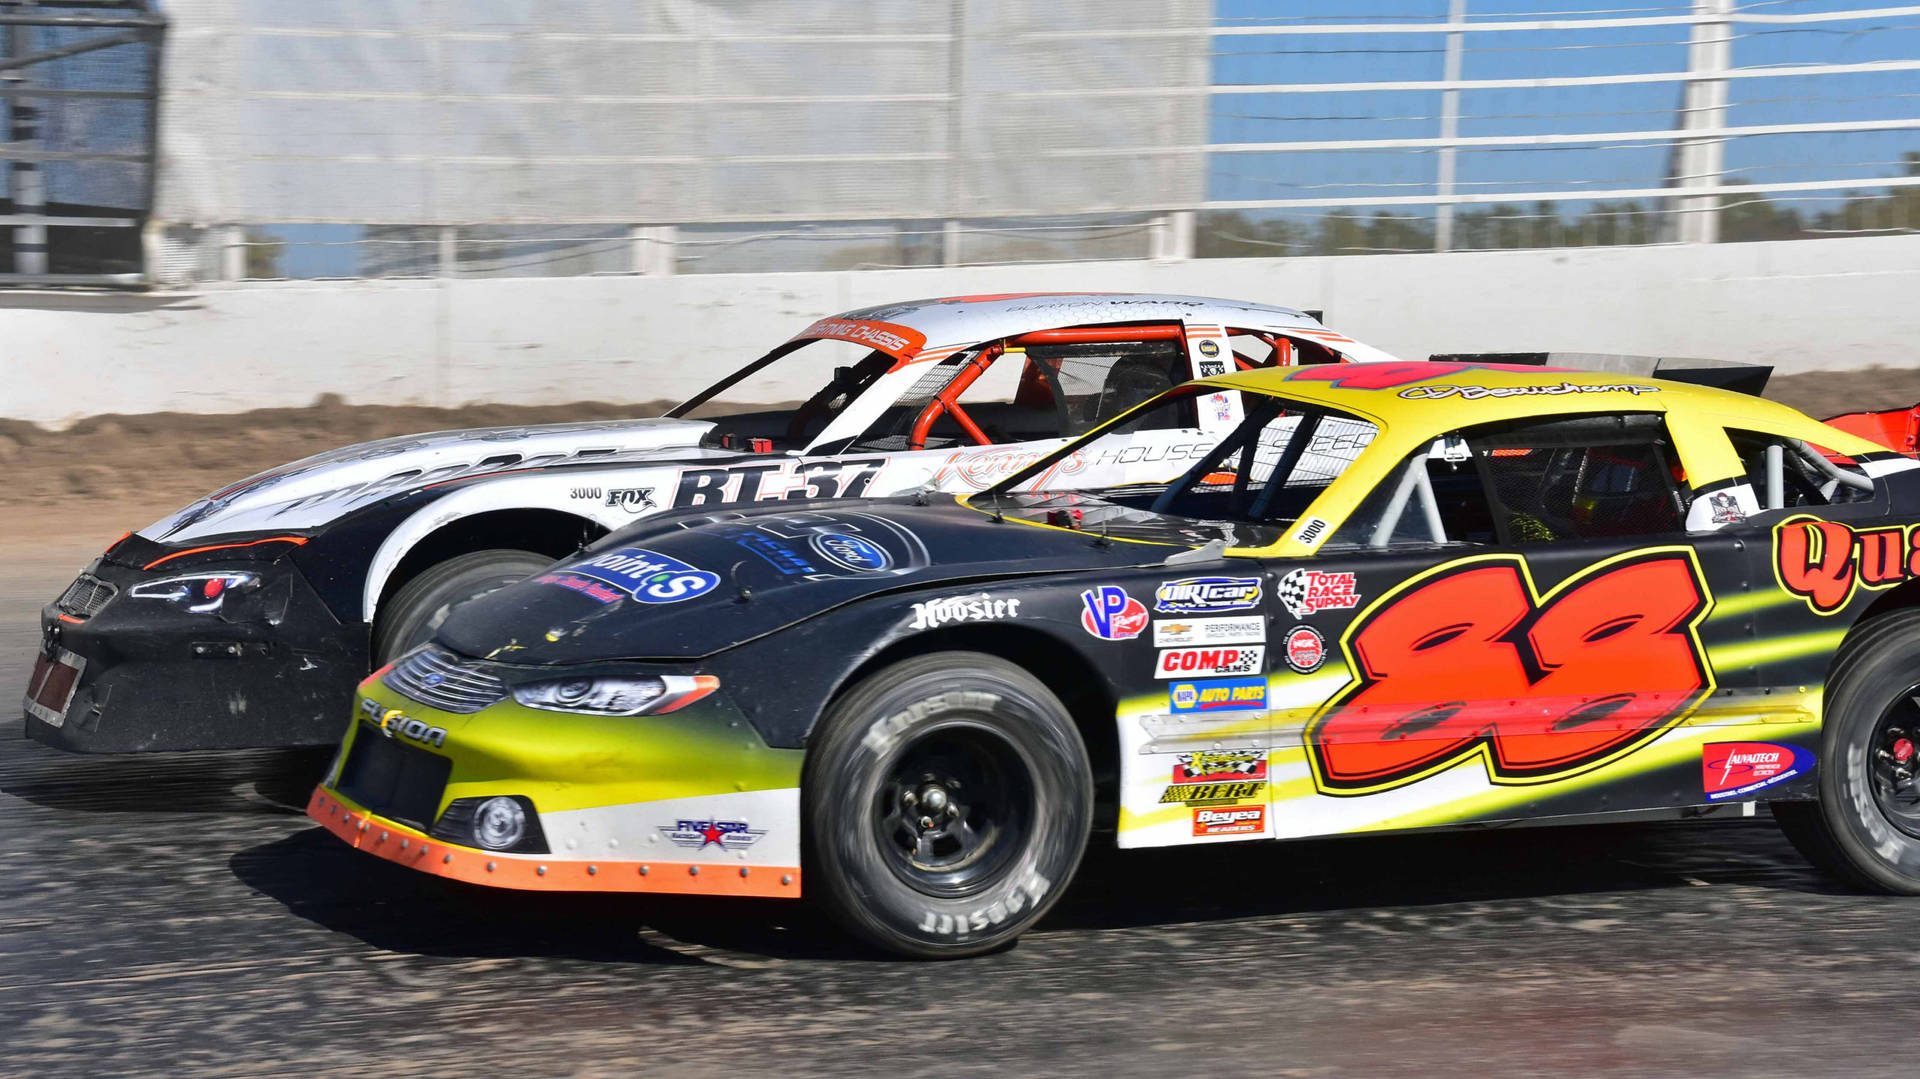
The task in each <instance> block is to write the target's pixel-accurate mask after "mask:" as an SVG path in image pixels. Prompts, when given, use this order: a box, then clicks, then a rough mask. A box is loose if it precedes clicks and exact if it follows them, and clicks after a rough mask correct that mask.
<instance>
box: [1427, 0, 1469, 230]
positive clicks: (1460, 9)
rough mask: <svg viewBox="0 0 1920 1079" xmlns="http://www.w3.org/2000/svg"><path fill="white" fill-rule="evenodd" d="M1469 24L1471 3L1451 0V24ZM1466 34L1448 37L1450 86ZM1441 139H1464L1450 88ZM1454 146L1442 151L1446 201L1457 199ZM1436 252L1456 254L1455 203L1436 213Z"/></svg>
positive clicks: (1443, 98) (1438, 188)
mask: <svg viewBox="0 0 1920 1079" xmlns="http://www.w3.org/2000/svg"><path fill="white" fill-rule="evenodd" d="M1466 21H1467V0H1450V2H1449V3H1448V5H1447V22H1448V23H1450V24H1452V25H1455V26H1457V25H1459V24H1460V23H1463V22H1466ZM1465 37H1466V35H1465V34H1462V33H1461V32H1460V31H1458V30H1455V31H1453V32H1452V33H1449V34H1448V35H1447V60H1446V71H1445V72H1444V73H1443V74H1442V76H1441V77H1442V78H1444V79H1445V80H1446V81H1447V82H1449V83H1457V82H1459V81H1460V67H1461V60H1462V54H1463V53H1464V52H1465V51H1466V41H1465ZM1440 137H1441V138H1442V139H1457V138H1459V137H1460V91H1459V90H1458V89H1456V88H1453V87H1448V88H1447V89H1445V90H1442V91H1441V92H1440ZM1455 153H1456V151H1455V150H1454V148H1453V147H1452V146H1442V147H1440V175H1439V177H1438V180H1439V182H1438V183H1437V184H1436V185H1435V190H1434V194H1436V195H1439V196H1440V197H1441V198H1443V199H1451V198H1452V197H1453V176H1454V155H1455ZM1433 249H1434V250H1435V251H1451V250H1453V203H1451V202H1442V203H1441V204H1440V205H1438V206H1436V207H1435V208H1434V211H1433Z"/></svg>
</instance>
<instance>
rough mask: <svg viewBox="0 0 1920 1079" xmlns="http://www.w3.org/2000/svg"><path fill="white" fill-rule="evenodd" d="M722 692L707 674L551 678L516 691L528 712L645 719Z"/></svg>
mask: <svg viewBox="0 0 1920 1079" xmlns="http://www.w3.org/2000/svg"><path fill="white" fill-rule="evenodd" d="M719 688H720V680H719V679H718V678H715V677H713V676H712V675H707V674H696V675H678V674H668V675H638V676H619V677H613V676H609V677H581V678H552V679H547V680H546V681H541V682H529V683H526V684H523V685H518V686H515V687H513V699H514V700H516V701H518V702H520V703H521V704H524V705H526V706H527V707H529V708H539V709H543V710H545V711H549V712H573V713H576V714H579V715H589V716H643V715H664V714H666V713H668V712H676V711H679V710H680V709H682V708H685V707H686V706H687V705H690V704H692V703H694V702H695V701H698V700H701V699H703V698H705V697H707V696H708V695H709V694H711V693H713V692H714V691H715V690H717V689H719Z"/></svg>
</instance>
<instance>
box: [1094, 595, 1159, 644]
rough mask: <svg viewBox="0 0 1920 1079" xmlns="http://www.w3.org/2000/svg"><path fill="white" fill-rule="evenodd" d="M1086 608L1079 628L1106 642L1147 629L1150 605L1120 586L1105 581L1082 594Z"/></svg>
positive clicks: (1137, 634) (1130, 637) (1128, 637)
mask: <svg viewBox="0 0 1920 1079" xmlns="http://www.w3.org/2000/svg"><path fill="white" fill-rule="evenodd" d="M1080 602H1081V604H1082V605H1083V606H1084V607H1085V609H1084V610H1082V611H1081V612H1080V628H1082V629H1084V630H1086V631H1087V632H1088V633H1091V634H1093V635H1094V636H1095V637H1098V638H1100V639H1101V640H1104V641H1125V640H1131V639H1132V638H1134V637H1138V636H1140V631H1141V630H1143V629H1146V628H1147V608H1146V605H1145V604H1142V603H1141V602H1140V601H1139V600H1137V599H1134V598H1133V597H1132V596H1129V595H1127V590H1126V589H1124V588H1121V587H1120V586H1119V585H1114V584H1103V585H1100V586H1098V587H1096V588H1089V589H1087V590H1086V591H1085V592H1082V593H1080Z"/></svg>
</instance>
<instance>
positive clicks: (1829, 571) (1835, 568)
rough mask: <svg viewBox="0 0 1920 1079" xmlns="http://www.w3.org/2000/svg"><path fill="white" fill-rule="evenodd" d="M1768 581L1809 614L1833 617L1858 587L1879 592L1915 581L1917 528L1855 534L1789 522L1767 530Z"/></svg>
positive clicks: (1831, 525) (1918, 573) (1919, 566)
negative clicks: (1770, 575) (1769, 535)
mask: <svg viewBox="0 0 1920 1079" xmlns="http://www.w3.org/2000/svg"><path fill="white" fill-rule="evenodd" d="M1773 569H1774V578H1775V580H1777V581H1778V582H1779V584H1780V587H1781V588H1783V589H1785V590H1786V591H1788V592H1791V593H1793V594H1794V595H1796V596H1799V597H1800V598H1801V599H1804V600H1806V601H1807V608H1808V609H1809V610H1811V611H1812V612H1813V613H1814V614H1822V615H1825V614H1834V613H1835V612H1838V611H1841V610H1843V609H1845V608H1846V606H1847V605H1848V604H1849V603H1851V602H1852V601H1853V596H1854V592H1855V590H1856V589H1860V588H1870V589H1880V588H1887V587H1890V586H1892V585H1896V584H1899V583H1900V582H1901V581H1905V580H1908V579H1909V578H1912V577H1920V528H1913V527H1910V526H1903V525H1893V526H1890V527H1887V528H1865V529H1855V528H1852V527H1849V526H1847V525H1843V524H1841V523H1840V522H1838V521H1823V520H1820V519H1819V518H1817V517H1807V516H1799V517H1790V518H1788V519H1787V520H1784V521H1782V522H1780V523H1779V524H1778V525H1775V526H1774V529H1773Z"/></svg>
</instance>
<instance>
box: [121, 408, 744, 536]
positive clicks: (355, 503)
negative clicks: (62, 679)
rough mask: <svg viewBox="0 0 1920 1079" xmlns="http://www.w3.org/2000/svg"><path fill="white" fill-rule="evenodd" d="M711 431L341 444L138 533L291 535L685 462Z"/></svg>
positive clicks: (594, 429)
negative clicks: (467, 486) (510, 479)
mask: <svg viewBox="0 0 1920 1079" xmlns="http://www.w3.org/2000/svg"><path fill="white" fill-rule="evenodd" d="M712 426H713V425H712V424H711V423H707V422H704V421H698V420H669V419H646V420H618V421H608V422H597V423H554V424H542V425H539V426H533V427H482V428H473V429H470V430H464V431H438V432H434V433H432V434H422V435H403V436H401V437H399V438H385V439H381V440H379V441H377V442H362V443H358V444H356V445H352V446H342V447H341V448H339V449H337V450H329V451H327V452H326V453H321V454H316V455H314V456H312V457H308V458H305V459H304V460H300V461H295V462H293V463H292V464H288V465H282V466H280V467H279V468H275V469H270V470H268V471H266V472H262V473H260V474H259V475H257V476H252V477H250V478H248V479H244V480H241V481H240V482H239V483H236V484H233V485H232V486H230V487H226V488H223V489H221V490H219V491H215V492H214V493H213V494H210V495H208V496H207V497H205V498H203V499H200V500H199V501H197V502H195V503H193V504H192V505H190V506H188V507H186V508H185V509H183V510H180V511H179V512H177V513H174V514H172V515H170V516H168V517H165V518H163V519H161V520H159V521H156V522H154V523H153V524H151V525H148V526H147V527H146V528H143V529H141V530H140V535H141V536H142V537H144V538H146V539H149V540H153V541H154V542H156V543H174V544H177V543H185V542H189V541H192V540H196V539H200V538H203V537H206V536H213V535H230V534H233V533H242V532H259V531H268V530H271V531H294V532H297V531H301V530H305V529H311V528H315V527H317V526H320V525H323V524H326V523H327V522H329V521H332V520H335V519H337V518H339V517H341V516H343V515H345V514H346V513H348V512H350V511H352V510H355V509H358V508H360V507H362V506H365V505H368V504H370V503H372V502H375V501H378V500H380V499H382V498H387V497H390V496H392V495H398V494H405V493H407V492H409V491H416V490H419V489H421V488H423V487H428V486H431V485H433V484H437V483H445V482H447V481H448V480H456V479H465V478H469V477H473V476H479V475H484V474H488V473H496V472H524V471H526V470H529V469H539V468H554V467H557V466H562V465H584V464H611V463H618V462H628V461H648V460H655V459H659V458H668V459H672V458H677V457H688V456H695V455H697V454H698V453H699V452H700V451H698V449H697V447H698V446H699V444H700V437H701V435H703V434H705V433H706V432H707V431H708V430H709V429H710V428H711V427H712Z"/></svg>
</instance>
